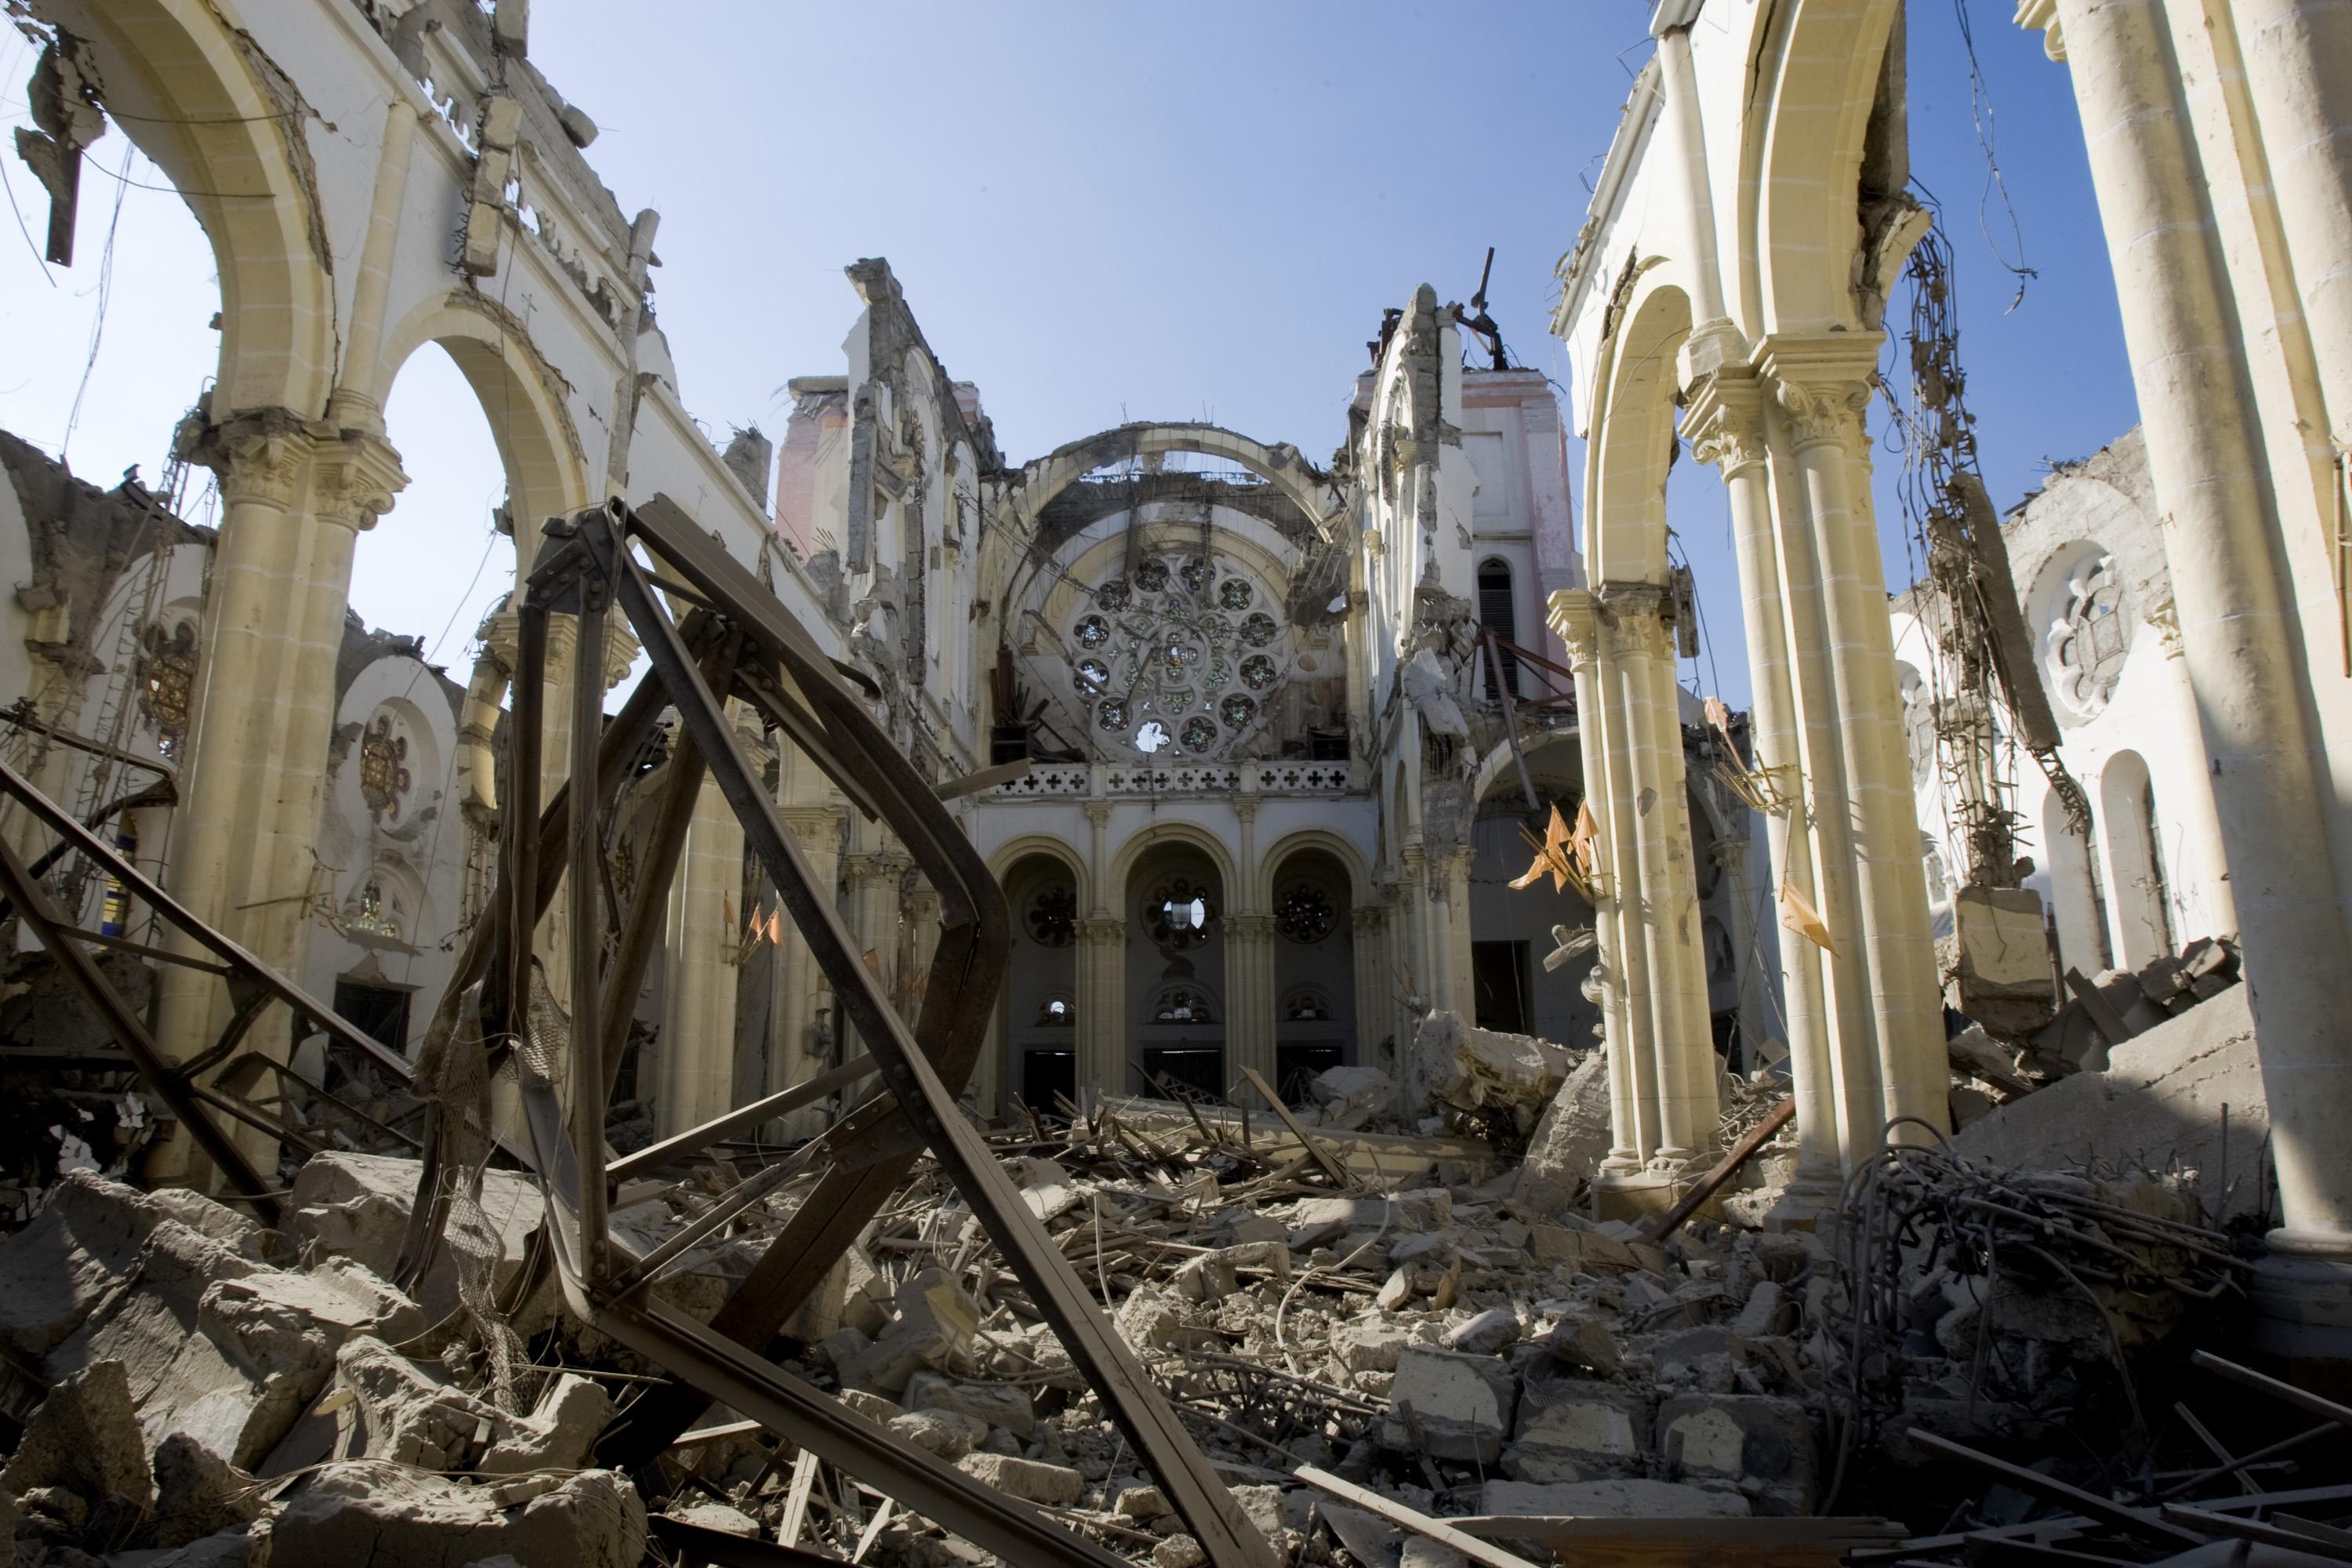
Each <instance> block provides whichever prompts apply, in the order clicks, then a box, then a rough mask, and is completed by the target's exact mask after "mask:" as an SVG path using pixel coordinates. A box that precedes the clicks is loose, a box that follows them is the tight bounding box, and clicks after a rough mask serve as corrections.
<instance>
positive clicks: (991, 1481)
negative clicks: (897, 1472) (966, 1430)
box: [956, 1454, 1087, 1508]
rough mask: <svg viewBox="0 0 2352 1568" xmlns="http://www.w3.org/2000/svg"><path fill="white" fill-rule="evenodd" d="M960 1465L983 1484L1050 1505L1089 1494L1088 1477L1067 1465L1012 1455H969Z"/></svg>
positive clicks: (1064, 1504) (1069, 1503)
mask: <svg viewBox="0 0 2352 1568" xmlns="http://www.w3.org/2000/svg"><path fill="white" fill-rule="evenodd" d="M956 1468H958V1469H960V1470H961V1471H962V1472H963V1473H964V1474H966V1475H968V1476H970V1477H971V1479H974V1480H976V1481H978V1482H979V1483H980V1484H981V1485H982V1486H984V1487H988V1488H991V1489H993V1490H996V1491H1001V1492H1003V1493H1005V1494H1007V1495H1008V1496H1012V1497H1017V1498H1020V1499H1022V1500H1024V1501H1027V1502H1037V1503H1044V1504H1045V1505H1046V1506H1047V1507H1049V1508H1068V1507H1070V1506H1072V1505H1073V1504H1075V1503H1076V1501H1077V1500H1078V1499H1079V1498H1081V1497H1083V1496H1084V1495H1085V1494H1086V1489H1087V1481H1086V1478H1085V1477H1084V1476H1081V1475H1080V1474H1078V1472H1077V1471H1076V1470H1074V1469H1072V1468H1069V1467H1068V1466H1067V1465H1048V1464H1045V1463H1043V1462H1042V1461H1040V1460H1036V1459H1022V1458H1014V1457H1013V1456H1012V1455H1010V1454H966V1455H965V1456H964V1457H963V1458H961V1459H959V1460H957V1461H956Z"/></svg>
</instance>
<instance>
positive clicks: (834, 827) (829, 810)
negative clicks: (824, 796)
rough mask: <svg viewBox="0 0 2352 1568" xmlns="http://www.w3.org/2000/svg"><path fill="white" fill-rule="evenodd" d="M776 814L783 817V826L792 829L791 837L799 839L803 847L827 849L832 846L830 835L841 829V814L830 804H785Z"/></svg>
mask: <svg viewBox="0 0 2352 1568" xmlns="http://www.w3.org/2000/svg"><path fill="white" fill-rule="evenodd" d="M776 815H777V816H781V817H782V818H783V819H784V826H786V827H789V828H791V829H792V831H793V837H794V838H797V839H799V840H800V841H801V847H803V849H805V848H808V847H811V846H812V845H815V846H821V847H824V848H828V849H829V848H831V847H833V842H832V837H831V836H833V835H837V834H838V833H840V831H841V818H842V816H843V814H842V813H841V812H840V811H839V810H837V809H835V807H832V806H826V805H787V806H782V807H779V808H778V810H777V813H776Z"/></svg>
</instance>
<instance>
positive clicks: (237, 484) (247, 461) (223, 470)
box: [175, 408, 332, 511]
mask: <svg viewBox="0 0 2352 1568" xmlns="http://www.w3.org/2000/svg"><path fill="white" fill-rule="evenodd" d="M331 434H332V432H331V430H330V429H329V428H328V426H324V425H322V424H320V422H319V421H317V420H315V419H305V418H304V417H302V416H300V415H299V414H297V413H295V412H294V411H293V410H291V409H289V408H257V409H254V410H252V411H250V412H248V413H245V414H240V415H238V416H236V417H235V418H233V419H228V420H226V421H224V422H222V423H221V424H218V425H205V426H197V425H196V424H195V422H194V418H193V417H192V418H191V419H189V420H188V421H187V422H186V423H184V424H183V425H182V426H180V433H179V436H178V437H177V438H176V442H175V445H176V446H177V447H178V450H179V455H180V456H181V457H183V458H186V459H187V460H188V461H190V462H194V463H201V464H202V465H204V466H205V468H210V469H211V470H212V471H213V472H214V473H215V474H217V475H219V476H220V486H221V500H223V501H225V502H226V503H227V504H228V505H230V506H233V507H234V506H267V507H274V508H276V509H277V510H280V511H285V510H289V509H290V508H291V507H292V506H293V505H294V502H295V500H296V498H297V497H299V495H300V494H301V489H302V479H303V475H304V473H305V472H306V471H307V469H308V468H309V465H310V447H311V445H312V443H313V442H315V441H316V440H318V439H319V438H320V437H323V436H331Z"/></svg>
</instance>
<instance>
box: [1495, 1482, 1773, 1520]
mask: <svg viewBox="0 0 2352 1568" xmlns="http://www.w3.org/2000/svg"><path fill="white" fill-rule="evenodd" d="M1478 1501H1479V1511H1480V1512H1481V1513H1517V1514H1534V1515H1538V1516H1544V1515H1573V1516H1578V1517H1583V1518H1590V1519H1744V1518H1746V1517H1747V1516H1748V1513H1749V1511H1750V1510H1749V1509H1748V1500H1746V1499H1745V1498H1742V1497H1739V1496H1738V1495H1736V1494H1735V1495H1732V1496H1726V1495H1724V1494H1723V1493H1721V1492H1713V1491H1707V1490H1706V1489H1703V1488H1699V1487H1685V1486H1676V1485H1675V1484H1674V1483H1672V1482H1670V1481H1651V1480H1635V1479H1614V1480H1599V1481H1568V1482H1556V1483H1551V1484H1548V1485H1539V1484H1535V1483H1531V1482H1528V1481H1488V1482H1487V1483H1486V1487H1485V1488H1484V1489H1483V1490H1482V1491H1481V1493H1480V1496H1479V1500H1478Z"/></svg>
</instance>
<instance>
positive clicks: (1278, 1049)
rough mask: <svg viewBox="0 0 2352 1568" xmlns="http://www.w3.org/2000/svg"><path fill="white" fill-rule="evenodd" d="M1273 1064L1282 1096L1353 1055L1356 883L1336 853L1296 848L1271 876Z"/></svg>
mask: <svg viewBox="0 0 2352 1568" xmlns="http://www.w3.org/2000/svg"><path fill="white" fill-rule="evenodd" d="M1273 886H1274V902H1273V910H1274V1066H1275V1083H1276V1087H1277V1088H1278V1089H1280V1090H1281V1093H1282V1098H1283V1099H1284V1100H1285V1101H1286V1102H1287V1103H1289V1104H1293V1105H1297V1104H1300V1103H1302V1102H1304V1101H1305V1100H1307V1099H1309V1098H1311V1097H1310V1096H1309V1094H1308V1093H1307V1083H1308V1081H1309V1080H1310V1079H1313V1078H1314V1077H1315V1075H1316V1074H1317V1073H1319V1072H1322V1071H1323V1070H1324V1069H1326V1068H1335V1067H1340V1066H1343V1065H1345V1064H1347V1063H1349V1062H1352V1061H1353V1060H1355V1058H1356V1027H1357V1022H1358V1020H1357V1018H1356V939H1355V932H1354V930H1353V922H1352V921H1351V920H1350V919H1349V910H1350V909H1351V908H1352V906H1353V904H1354V901H1355V884H1354V880H1353V879H1351V878H1350V877H1349V874H1348V868H1347V867H1346V866H1344V865H1342V864H1341V863H1340V861H1339V857H1338V856H1336V855H1333V854H1332V853H1331V852H1330V851H1329V850H1328V849H1301V850H1298V851H1297V852H1296V853H1294V854H1291V855H1288V856H1286V857H1285V858H1283V859H1282V860H1281V861H1280V862H1279V863H1278V864H1277V865H1276V868H1275V872H1274V879H1273Z"/></svg>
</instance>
